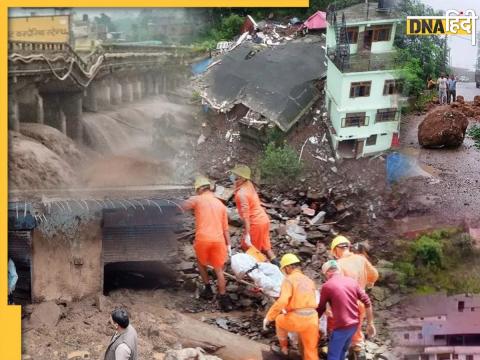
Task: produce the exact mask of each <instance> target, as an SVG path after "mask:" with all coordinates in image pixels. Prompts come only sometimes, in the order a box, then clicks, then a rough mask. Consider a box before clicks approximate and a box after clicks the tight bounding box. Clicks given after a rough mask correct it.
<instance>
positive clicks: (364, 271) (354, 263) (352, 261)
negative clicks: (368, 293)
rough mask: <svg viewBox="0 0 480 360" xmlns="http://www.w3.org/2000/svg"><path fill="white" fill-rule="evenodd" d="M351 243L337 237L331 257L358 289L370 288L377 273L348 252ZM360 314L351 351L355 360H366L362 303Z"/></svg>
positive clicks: (369, 265)
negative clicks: (356, 284)
mask: <svg viewBox="0 0 480 360" xmlns="http://www.w3.org/2000/svg"><path fill="white" fill-rule="evenodd" d="M350 248H351V242H350V240H348V239H347V238H346V237H345V236H341V235H339V236H337V237H335V238H334V239H333V241H332V243H331V245H330V251H331V252H332V255H333V256H334V257H335V259H337V263H338V265H339V266H340V269H341V272H342V274H343V275H345V276H348V277H350V278H352V279H354V280H356V281H357V282H358V285H359V286H360V289H362V290H364V291H365V289H366V288H371V287H373V285H374V284H375V282H376V281H377V280H378V271H377V269H375V267H374V266H373V265H372V264H371V263H370V261H368V259H367V258H366V257H365V256H364V255H361V254H355V253H353V252H351V251H350ZM358 308H359V312H360V314H359V315H360V323H359V325H358V328H357V331H356V332H355V334H354V335H353V337H352V343H351V349H352V350H353V355H354V358H355V359H359V360H364V359H366V354H365V338H364V336H363V331H362V324H363V321H364V319H365V306H364V305H363V303H362V302H359V303H358Z"/></svg>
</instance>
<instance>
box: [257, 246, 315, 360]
mask: <svg viewBox="0 0 480 360" xmlns="http://www.w3.org/2000/svg"><path fill="white" fill-rule="evenodd" d="M299 264H300V260H299V258H298V257H297V256H296V255H294V254H285V255H284V256H283V257H282V260H281V261H280V268H281V269H282V271H283V272H284V273H285V274H286V277H285V279H284V280H283V283H282V288H281V290H280V297H279V298H278V300H277V301H275V303H274V304H273V305H272V307H271V308H270V310H269V311H268V313H267V315H266V317H265V319H264V320H263V327H264V329H266V327H267V326H268V324H269V323H270V322H272V321H275V328H276V333H277V337H278V341H279V342H280V351H281V352H282V353H283V354H284V355H288V333H289V332H296V333H298V336H299V339H300V341H301V344H302V348H303V359H304V360H318V350H317V345H318V338H319V331H318V314H317V311H316V306H317V301H316V297H315V283H314V282H313V281H312V280H311V279H310V278H308V277H307V276H305V275H304V274H303V273H302V271H301V270H300V266H299Z"/></svg>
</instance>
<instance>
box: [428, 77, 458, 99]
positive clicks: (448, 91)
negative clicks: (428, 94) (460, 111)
mask: <svg viewBox="0 0 480 360" xmlns="http://www.w3.org/2000/svg"><path fill="white" fill-rule="evenodd" d="M435 86H437V87H438V102H439V104H440V105H445V104H450V102H454V101H455V100H456V97H457V79H456V78H455V76H454V75H453V74H451V75H450V76H449V75H448V74H447V75H445V74H442V75H440V77H439V78H438V80H437V81H434V80H433V79H432V78H429V79H428V82H427V88H428V89H429V90H433V89H434V88H435Z"/></svg>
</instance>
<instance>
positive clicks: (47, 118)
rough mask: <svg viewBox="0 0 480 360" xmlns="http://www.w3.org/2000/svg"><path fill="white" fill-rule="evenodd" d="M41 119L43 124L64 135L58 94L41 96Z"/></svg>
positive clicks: (63, 119) (63, 117)
mask: <svg viewBox="0 0 480 360" xmlns="http://www.w3.org/2000/svg"><path fill="white" fill-rule="evenodd" d="M42 98H43V119H44V123H45V124H46V125H48V126H51V127H53V128H55V129H57V130H58V131H61V132H62V133H64V134H65V133H66V124H65V114H64V113H63V111H62V109H61V105H60V99H59V95H58V94H51V93H50V94H43V95H42Z"/></svg>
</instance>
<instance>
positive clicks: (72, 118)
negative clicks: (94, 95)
mask: <svg viewBox="0 0 480 360" xmlns="http://www.w3.org/2000/svg"><path fill="white" fill-rule="evenodd" d="M60 102H61V104H62V113H63V114H64V117H65V126H66V134H67V136H68V137H70V138H72V139H74V140H76V141H81V140H82V137H83V124H82V93H79V92H71V93H64V94H62V95H61V97H60Z"/></svg>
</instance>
